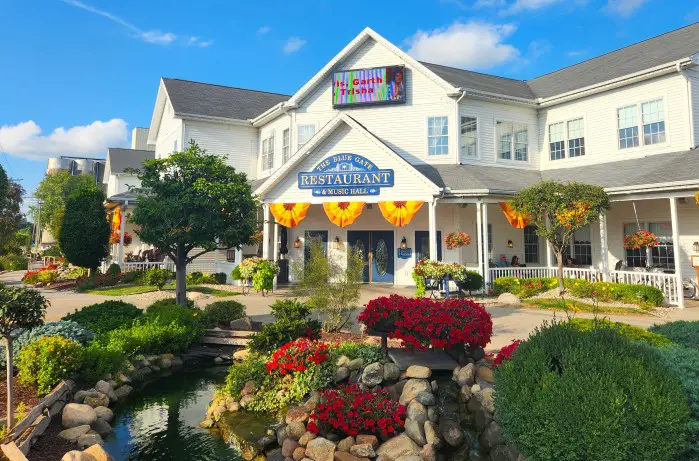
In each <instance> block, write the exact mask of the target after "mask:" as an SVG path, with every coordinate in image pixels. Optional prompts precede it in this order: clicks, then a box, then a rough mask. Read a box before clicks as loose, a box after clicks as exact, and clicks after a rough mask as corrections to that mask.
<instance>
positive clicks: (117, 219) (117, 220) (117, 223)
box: [112, 207, 121, 232]
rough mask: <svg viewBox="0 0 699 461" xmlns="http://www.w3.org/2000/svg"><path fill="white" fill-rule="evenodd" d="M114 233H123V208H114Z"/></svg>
mask: <svg viewBox="0 0 699 461" xmlns="http://www.w3.org/2000/svg"><path fill="white" fill-rule="evenodd" d="M112 232H121V207H116V208H114V213H112Z"/></svg>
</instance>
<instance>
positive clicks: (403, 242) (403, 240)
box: [400, 237, 408, 250]
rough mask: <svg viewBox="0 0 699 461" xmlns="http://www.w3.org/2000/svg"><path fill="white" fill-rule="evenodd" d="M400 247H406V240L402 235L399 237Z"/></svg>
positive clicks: (403, 248)
mask: <svg viewBox="0 0 699 461" xmlns="http://www.w3.org/2000/svg"><path fill="white" fill-rule="evenodd" d="M400 247H401V249H402V250H405V249H406V248H408V241H407V240H406V239H405V237H403V238H402V239H401V241H400Z"/></svg>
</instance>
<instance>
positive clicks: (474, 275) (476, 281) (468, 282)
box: [457, 270, 483, 295]
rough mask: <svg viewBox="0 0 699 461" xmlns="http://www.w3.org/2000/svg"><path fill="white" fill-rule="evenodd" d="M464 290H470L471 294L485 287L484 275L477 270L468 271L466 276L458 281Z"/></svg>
mask: <svg viewBox="0 0 699 461" xmlns="http://www.w3.org/2000/svg"><path fill="white" fill-rule="evenodd" d="M457 284H458V285H459V287H461V289H462V290H466V291H468V294H469V295H470V294H471V292H472V291H476V290H480V289H481V288H483V276H482V275H481V274H479V273H478V272H476V271H468V270H467V271H466V276H465V278H464V279H463V280H462V281H460V282H457Z"/></svg>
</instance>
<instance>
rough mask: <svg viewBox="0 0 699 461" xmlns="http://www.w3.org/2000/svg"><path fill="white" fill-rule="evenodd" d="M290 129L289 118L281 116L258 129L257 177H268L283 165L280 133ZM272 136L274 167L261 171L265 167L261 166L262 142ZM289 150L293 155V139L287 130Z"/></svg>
mask: <svg viewBox="0 0 699 461" xmlns="http://www.w3.org/2000/svg"><path fill="white" fill-rule="evenodd" d="M290 127H291V116H289V115H282V116H280V117H277V118H276V119H274V120H272V121H271V122H269V123H267V124H266V125H264V126H263V127H261V128H260V141H259V143H258V146H257V151H256V153H257V170H258V171H257V177H258V178H261V177H266V176H269V175H270V174H271V173H272V172H273V171H275V170H276V169H278V168H279V167H280V166H282V163H283V157H282V133H283V132H284V130H285V129H287V128H290ZM272 134H274V166H273V167H272V169H271V170H263V168H264V167H265V165H262V161H261V159H262V141H263V140H264V139H267V138H268V137H269V136H271V135H272ZM289 136H290V139H289V143H290V145H289V148H290V149H291V150H290V155H293V153H294V152H295V151H296V149H295V148H294V146H295V143H294V139H292V138H293V136H292V133H291V130H289Z"/></svg>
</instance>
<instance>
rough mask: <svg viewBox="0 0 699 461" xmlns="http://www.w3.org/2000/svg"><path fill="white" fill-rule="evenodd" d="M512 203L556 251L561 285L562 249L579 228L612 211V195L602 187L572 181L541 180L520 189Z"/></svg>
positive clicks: (563, 288)
mask: <svg viewBox="0 0 699 461" xmlns="http://www.w3.org/2000/svg"><path fill="white" fill-rule="evenodd" d="M512 206H513V207H514V209H515V210H517V211H519V212H520V213H525V214H528V215H529V216H530V219H531V222H532V224H534V225H535V226H536V234H537V235H539V236H541V237H544V238H545V239H546V240H547V241H548V242H549V244H550V245H551V249H552V250H553V252H554V253H555V254H556V261H557V262H558V288H559V290H560V291H561V292H563V291H564V290H565V287H564V285H563V252H564V251H565V249H566V248H568V247H569V246H570V242H571V237H572V236H573V235H574V234H575V232H576V231H578V230H580V229H582V228H583V227H585V226H587V225H588V224H590V223H592V222H594V221H596V220H597V219H598V218H599V215H600V214H601V213H603V212H605V211H607V210H609V197H608V196H607V193H606V192H605V191H604V188H603V187H600V186H592V185H589V184H582V183H578V182H572V183H569V184H563V183H560V182H556V181H542V182H540V183H539V184H537V185H535V186H531V187H528V188H526V189H523V190H522V191H520V193H519V194H517V195H516V196H515V198H514V199H513V200H512Z"/></svg>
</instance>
